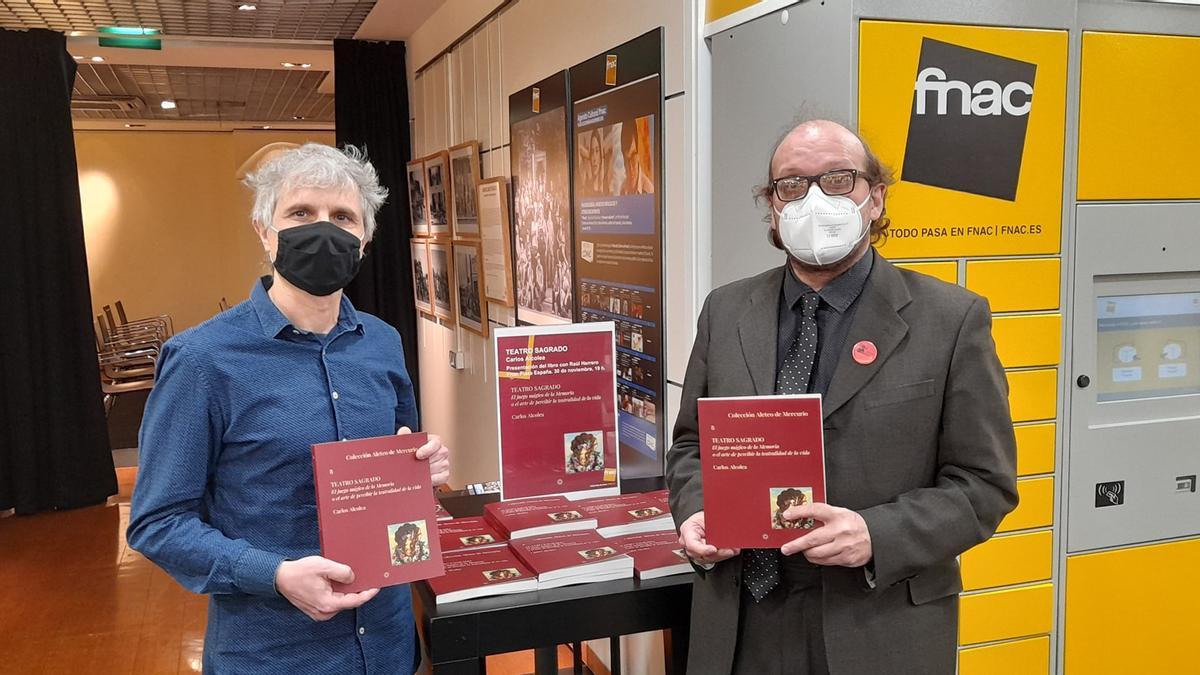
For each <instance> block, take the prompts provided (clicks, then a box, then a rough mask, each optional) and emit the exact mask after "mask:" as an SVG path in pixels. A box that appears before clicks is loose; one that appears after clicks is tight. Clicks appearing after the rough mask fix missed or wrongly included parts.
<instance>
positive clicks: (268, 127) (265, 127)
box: [259, 124, 271, 129]
mask: <svg viewBox="0 0 1200 675" xmlns="http://www.w3.org/2000/svg"><path fill="white" fill-rule="evenodd" d="M270 128H271V125H269V124H267V125H264V126H261V127H259V129H270Z"/></svg>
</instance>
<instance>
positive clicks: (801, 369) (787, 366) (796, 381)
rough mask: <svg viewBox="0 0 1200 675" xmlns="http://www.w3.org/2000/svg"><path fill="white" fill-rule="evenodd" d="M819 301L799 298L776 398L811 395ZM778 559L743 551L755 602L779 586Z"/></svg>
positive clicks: (773, 552)
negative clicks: (797, 326)
mask: <svg viewBox="0 0 1200 675" xmlns="http://www.w3.org/2000/svg"><path fill="white" fill-rule="evenodd" d="M820 300H821V298H820V296H818V295H817V294H816V292H815V291H809V292H808V293H805V294H804V296H803V297H801V298H800V302H801V308H800V330H798V331H796V337H795V338H794V339H793V340H792V344H791V345H790V346H789V347H788V350H787V354H786V355H784V357H783V364H782V365H781V366H780V367H779V373H778V375H776V377H775V393H776V394H807V393H808V383H809V380H810V379H811V378H812V369H813V362H814V361H815V360H816V358H817V305H818V304H819V303H820ZM779 557H780V554H779V550H778V549H773V548H748V549H745V550H744V551H742V558H743V559H744V561H745V570H744V574H745V584H746V588H747V589H748V590H749V591H750V595H751V596H752V597H753V598H754V601H755V602H759V601H760V600H762V599H763V598H765V597H767V594H768V593H770V592H771V590H772V589H774V588H775V587H776V586H778V585H779Z"/></svg>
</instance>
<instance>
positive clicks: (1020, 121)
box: [900, 38, 1037, 201]
mask: <svg viewBox="0 0 1200 675" xmlns="http://www.w3.org/2000/svg"><path fill="white" fill-rule="evenodd" d="M1036 75H1037V64H1036V63H1027V62H1025V61H1018V60H1017V59H1011V58H1008V57H1005V56H997V55H996V54H990V53H988V52H984V51H979V50H977V49H970V48H967V47H960V46H958V45H952V44H949V43H947V42H941V41H939V40H933V39H930V38H924V39H923V40H922V42H921V57H920V59H919V62H918V64H917V71H916V77H915V78H914V84H913V104H912V113H911V114H910V116H909V120H908V141H907V143H906V147H905V151H904V166H903V167H902V169H901V172H900V178H901V179H902V180H906V181H908V182H910V183H921V184H922V185H931V186H934V187H940V188H946V189H948V190H957V191H959V192H969V193H971V194H977V195H983V196H986V197H996V198H998V199H1007V200H1009V201H1013V200H1015V199H1016V196H1017V183H1018V181H1019V179H1020V177H1021V157H1022V155H1023V154H1024V149H1025V132H1026V129H1027V127H1028V125H1029V113H1030V111H1031V110H1032V109H1033V104H1034V77H1035V76H1036Z"/></svg>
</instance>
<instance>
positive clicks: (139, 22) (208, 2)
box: [0, 0, 376, 40]
mask: <svg viewBox="0 0 1200 675" xmlns="http://www.w3.org/2000/svg"><path fill="white" fill-rule="evenodd" d="M245 1H246V2H250V3H252V4H254V5H255V6H256V7H258V9H256V10H255V11H252V12H244V11H240V10H238V6H239V5H240V4H241V2H239V1H235V0H0V27H4V28H50V29H54V30H60V31H64V32H65V31H72V30H78V31H85V32H94V31H95V30H96V29H97V27H99V26H143V27H146V28H157V29H159V30H161V31H162V32H163V34H164V35H175V36H181V35H191V36H214V37H226V38H230V37H232V38H273V39H286V40H293V39H295V40H332V39H334V38H352V37H354V33H355V31H357V30H358V27H359V26H361V25H362V22H363V19H365V18H366V17H367V14H369V13H370V12H371V8H372V7H374V6H375V1H376V0H245Z"/></svg>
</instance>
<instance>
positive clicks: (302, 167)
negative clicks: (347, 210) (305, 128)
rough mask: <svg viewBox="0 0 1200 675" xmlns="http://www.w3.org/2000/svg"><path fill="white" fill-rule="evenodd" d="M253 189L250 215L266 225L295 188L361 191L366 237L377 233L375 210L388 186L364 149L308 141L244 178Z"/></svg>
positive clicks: (381, 203)
mask: <svg viewBox="0 0 1200 675" xmlns="http://www.w3.org/2000/svg"><path fill="white" fill-rule="evenodd" d="M242 183H243V184H245V185H246V187H248V188H250V189H251V190H253V191H254V208H253V210H252V211H251V213H250V217H251V219H252V220H253V221H254V222H255V223H257V224H258V226H259V227H267V226H268V225H270V224H271V221H272V220H273V219H274V215H275V207H276V206H277V204H278V202H279V197H280V195H282V194H283V193H284V192H286V191H288V190H294V189H296V188H338V189H354V190H357V191H358V198H359V201H360V202H361V206H362V214H363V230H364V239H365V240H366V241H370V240H371V237H373V236H374V235H375V214H376V213H378V211H379V207H381V206H383V202H384V200H386V199H387V194H388V191H387V188H385V187H383V186H382V185H380V184H379V174H378V173H377V172H376V171H375V167H374V166H372V165H371V162H370V161H369V160H368V159H367V155H366V153H365V152H364V151H362V150H359V149H358V148H356V147H354V146H353V145H346V146H345V148H344V149H342V150H338V149H337V148H334V147H331V146H328V145H322V144H320V143H305V144H304V145H301V146H300V147H298V148H294V149H292V150H285V151H283V152H280V153H278V154H276V155H275V156H274V157H271V158H270V159H269V160H267V161H266V162H264V163H263V164H262V165H261V166H259V167H258V169H257V170H256V171H253V172H251V173H248V174H246V178H245V179H244V180H243V181H242Z"/></svg>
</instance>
